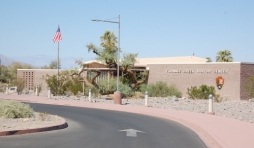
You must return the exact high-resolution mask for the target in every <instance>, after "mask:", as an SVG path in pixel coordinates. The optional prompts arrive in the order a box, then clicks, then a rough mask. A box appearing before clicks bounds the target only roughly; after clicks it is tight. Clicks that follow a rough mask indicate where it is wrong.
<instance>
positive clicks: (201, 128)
mask: <svg viewBox="0 0 254 148" xmlns="http://www.w3.org/2000/svg"><path fill="white" fill-rule="evenodd" d="M0 99H11V100H18V101H22V102H31V103H41V104H54V105H64V106H79V107H87V108H98V109H107V110H117V111H124V112H131V113H139V114H145V115H151V116H156V117H161V118H165V119H169V120H174V121H176V122H179V123H181V124H183V125H185V126H187V127H189V128H190V129H192V130H193V131H194V132H196V133H197V134H198V135H199V137H200V138H201V139H202V140H203V141H204V143H205V144H206V145H207V146H208V147H209V148H253V147H254V124H251V123H248V122H243V121H239V120H236V119H231V118H224V117H220V116H214V115H209V114H201V113H194V112H186V111H179V110H170V109H158V108H150V107H144V106H126V105H114V104H99V103H90V102H80V101H63V100H51V99H47V98H43V97H40V96H33V95H24V94H22V95H16V94H15V95H14V94H13V95H5V94H0ZM215 114H216V112H215Z"/></svg>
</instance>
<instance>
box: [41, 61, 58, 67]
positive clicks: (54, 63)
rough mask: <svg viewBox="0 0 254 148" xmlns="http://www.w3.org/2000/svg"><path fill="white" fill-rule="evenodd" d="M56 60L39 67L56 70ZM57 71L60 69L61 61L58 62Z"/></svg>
mask: <svg viewBox="0 0 254 148" xmlns="http://www.w3.org/2000/svg"><path fill="white" fill-rule="evenodd" d="M57 63H58V60H52V61H51V62H50V64H49V65H45V66H43V67H41V68H42V69H57ZM59 69H61V60H59Z"/></svg>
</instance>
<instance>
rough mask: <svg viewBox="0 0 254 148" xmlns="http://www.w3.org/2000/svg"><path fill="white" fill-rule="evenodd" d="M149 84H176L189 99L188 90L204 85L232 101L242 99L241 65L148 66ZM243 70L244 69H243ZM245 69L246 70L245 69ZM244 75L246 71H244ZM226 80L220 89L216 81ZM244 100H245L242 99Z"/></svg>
mask: <svg viewBox="0 0 254 148" xmlns="http://www.w3.org/2000/svg"><path fill="white" fill-rule="evenodd" d="M148 67H149V78H148V84H150V83H155V82H157V81H164V82H166V83H167V84H168V85H171V84H174V85H176V87H177V88H178V89H179V90H180V91H181V92H182V96H183V97H186V98H188V95H187V88H190V87H191V86H200V85H202V84H205V85H208V86H214V87H215V88H216V94H220V95H221V97H223V98H228V99H232V100H239V99H240V79H241V78H242V79H243V78H245V77H241V76H240V74H241V68H240V67H241V64H240V63H235V62H233V63H218V62H216V63H202V64H148ZM242 68H243V67H242ZM244 69H245V68H244ZM242 73H244V71H242ZM218 76H222V77H223V78H224V81H225V82H224V85H223V87H222V89H220V90H219V89H218V88H217V85H216V81H215V79H216V78H217V77H218ZM241 99H244V98H241Z"/></svg>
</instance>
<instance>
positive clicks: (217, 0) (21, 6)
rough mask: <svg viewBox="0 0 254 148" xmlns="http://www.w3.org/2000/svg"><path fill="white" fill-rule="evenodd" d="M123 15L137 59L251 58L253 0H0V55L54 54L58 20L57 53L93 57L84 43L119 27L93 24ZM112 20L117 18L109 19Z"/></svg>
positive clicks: (125, 45) (125, 38)
mask: <svg viewBox="0 0 254 148" xmlns="http://www.w3.org/2000/svg"><path fill="white" fill-rule="evenodd" d="M118 15H121V36H120V41H121V49H122V50H123V52H126V53H138V57H142V58H144V57H172V56H190V55H192V53H193V52H194V53H195V56H198V57H203V58H205V57H211V58H212V60H213V61H215V56H216V53H217V52H218V51H220V50H224V49H228V50H231V52H232V56H233V57H234V61H236V62H240V61H241V62H254V58H253V57H254V1H253V0H175V1H173V0H40V1H39V0H1V1H0V20H1V21H0V54H3V55H5V56H9V57H13V56H27V55H29V56H30V55H52V56H56V58H57V43H53V41H52V38H53V36H54V35H55V32H56V30H57V26H58V24H59V25H60V29H61V33H62V38H63V40H62V41H61V42H60V57H68V56H74V57H77V58H83V59H93V58H94V57H95V55H94V54H93V53H88V52H87V48H86V45H87V44H88V43H94V44H95V45H99V43H100V40H99V37H100V36H101V35H102V34H103V33H104V32H105V31H106V30H111V31H114V32H115V34H116V35H117V36H118V25H117V24H111V23H103V22H93V21H91V19H101V20H104V19H110V18H116V17H118ZM112 21H118V19H117V18H116V19H113V20H112Z"/></svg>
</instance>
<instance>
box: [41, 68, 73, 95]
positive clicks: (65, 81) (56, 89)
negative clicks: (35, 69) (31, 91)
mask: <svg viewBox="0 0 254 148" xmlns="http://www.w3.org/2000/svg"><path fill="white" fill-rule="evenodd" d="M44 79H45V81H46V83H47V85H48V87H50V90H51V92H52V94H54V95H64V93H65V92H66V91H67V89H68V86H69V85H70V76H69V71H67V70H65V71H61V72H60V73H59V79H58V81H57V75H53V76H50V75H46V76H45V77H44Z"/></svg>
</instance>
